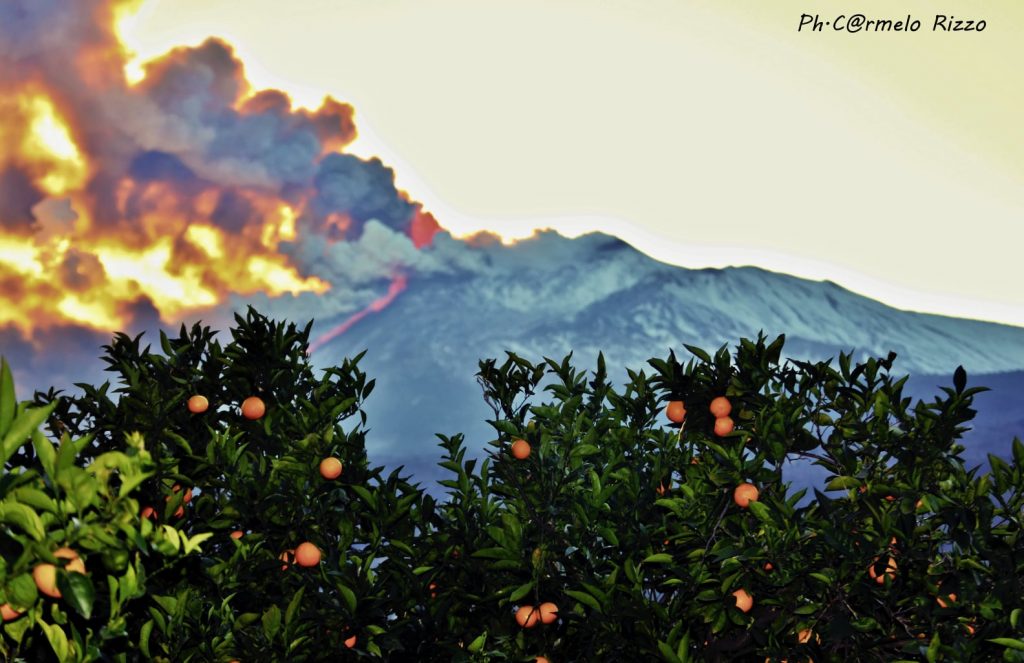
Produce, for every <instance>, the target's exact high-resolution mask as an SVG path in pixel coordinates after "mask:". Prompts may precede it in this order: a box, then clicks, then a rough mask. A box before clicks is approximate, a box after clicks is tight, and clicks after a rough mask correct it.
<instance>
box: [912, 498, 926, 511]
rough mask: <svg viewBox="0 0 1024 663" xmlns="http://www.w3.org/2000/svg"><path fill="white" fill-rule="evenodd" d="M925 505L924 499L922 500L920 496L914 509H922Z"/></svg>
mask: <svg viewBox="0 0 1024 663" xmlns="http://www.w3.org/2000/svg"><path fill="white" fill-rule="evenodd" d="M923 506H924V500H922V499H920V498H918V500H917V501H916V502H914V509H915V510H917V509H920V508H921V507H923Z"/></svg>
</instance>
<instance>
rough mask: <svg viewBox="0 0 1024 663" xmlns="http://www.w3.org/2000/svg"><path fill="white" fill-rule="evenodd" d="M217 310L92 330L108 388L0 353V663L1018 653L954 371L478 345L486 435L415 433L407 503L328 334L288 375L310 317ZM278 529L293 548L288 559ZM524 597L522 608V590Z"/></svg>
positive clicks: (753, 345) (1007, 558)
mask: <svg viewBox="0 0 1024 663" xmlns="http://www.w3.org/2000/svg"><path fill="white" fill-rule="evenodd" d="M236 321H237V327H236V328H235V329H233V330H232V334H233V339H232V341H231V342H230V343H229V344H228V345H227V346H226V347H221V346H220V344H219V343H218V342H217V341H216V340H215V339H214V336H215V334H214V333H213V332H211V331H210V330H209V328H204V327H201V326H199V325H196V326H194V327H193V328H192V329H191V330H187V329H186V328H184V327H182V329H181V331H180V334H179V336H178V338H168V337H167V336H165V335H161V345H162V350H163V354H162V355H159V354H154V353H152V352H150V349H149V348H148V347H147V348H141V347H140V339H139V338H138V337H137V338H134V339H132V338H129V337H127V336H124V335H117V336H116V337H115V338H114V341H113V342H112V344H111V345H110V346H106V347H105V351H106V356H105V361H107V362H108V363H109V364H110V367H109V370H111V371H113V372H115V373H116V374H117V375H118V377H119V379H120V381H121V386H120V387H118V389H117V391H118V392H120V396H119V398H118V399H117V401H116V402H115V401H114V400H113V399H112V398H111V397H110V394H109V393H108V391H109V384H105V385H103V386H101V387H94V386H91V385H84V384H83V385H78V386H80V387H81V388H82V390H83V394H82V395H81V396H78V397H75V398H68V397H64V396H61V395H60V393H59V392H54V391H52V390H51V392H50V393H48V394H36V398H35V405H36V407H29V404H21V405H17V406H15V400H14V396H13V392H12V390H11V384H10V376H9V373H8V372H7V371H6V368H5V371H4V379H3V381H2V385H0V439H2V441H3V454H4V459H5V472H4V476H3V480H2V481H0V500H2V501H0V549H2V550H3V566H2V567H0V573H2V575H0V581H2V591H3V595H2V596H0V603H7V604H9V605H10V606H13V608H14V609H15V610H17V611H22V612H23V613H24V614H23V615H21V616H16V617H15V616H13V615H9V616H12V617H13V619H11V620H10V621H6V622H5V624H4V627H3V632H4V636H3V640H2V645H0V646H2V649H0V654H3V655H4V656H5V658H6V659H10V660H32V661H35V660H50V659H52V658H53V655H54V652H56V653H57V654H58V657H59V658H60V659H61V660H69V661H78V660H110V661H128V660H145V659H150V658H152V659H156V660H165V661H171V660H173V661H223V662H225V663H226V662H228V661H231V660H239V661H261V662H262V661H271V660H280V661H285V660H287V661H316V660H349V659H351V660H356V659H359V658H368V657H369V658H372V657H383V658H386V659H388V660H396V661H401V660H409V661H425V660H436V661H448V660H463V661H469V660H481V661H483V660H495V661H499V660H507V661H533V660H535V657H538V656H545V657H547V659H548V660H549V661H552V662H554V663H559V662H563V661H600V660H648V659H653V660H665V661H699V660H709V661H714V660H757V661H763V660H765V659H766V658H767V659H769V660H783V659H786V660H790V661H795V660H807V659H810V658H813V659H814V660H815V661H832V660H835V661H838V660H844V659H856V660H879V661H892V660H972V659H973V660H992V659H998V658H1006V659H1007V660H1024V655H1022V653H1024V652H1021V651H1020V650H1022V649H1024V641H1022V640H1020V639H1019V638H1020V637H1021V633H1020V624H1019V622H1018V619H1019V616H1020V609H1021V607H1022V601H1021V598H1020V597H1021V582H1022V581H1021V575H1022V574H1021V571H1022V569H1021V566H1022V564H1024V541H1022V540H1021V513H1022V506H1024V501H1022V500H1024V477H1022V476H1021V467H1022V466H1024V445H1021V444H1020V442H1018V441H1015V442H1014V445H1013V454H1012V456H1013V458H1012V461H1013V462H1012V463H1011V462H1006V461H1003V460H1001V459H998V458H993V459H992V460H991V463H992V472H990V473H988V474H984V475H982V474H980V473H979V472H978V471H977V470H970V471H968V470H967V469H966V468H965V467H964V464H963V462H962V460H961V458H960V456H959V455H958V454H959V452H960V451H961V450H962V449H961V447H959V446H958V445H957V439H958V437H959V436H960V435H961V433H962V432H963V431H964V430H965V428H964V425H965V424H966V422H968V421H969V420H970V418H971V417H972V416H973V414H974V413H973V411H972V410H971V409H970V405H971V400H972V397H973V395H974V394H975V393H977V391H978V390H977V389H968V388H966V385H965V382H966V377H965V376H964V375H963V373H962V372H961V371H958V372H957V375H956V376H955V377H954V385H953V387H952V388H948V389H945V390H944V396H943V397H940V398H936V399H935V401H934V402H931V403H924V402H918V403H911V402H910V399H908V398H904V397H903V396H902V393H901V389H902V385H903V380H898V379H895V378H893V377H892V376H891V375H890V370H891V368H892V361H893V357H892V356H890V357H888V358H886V359H882V360H869V361H867V362H865V363H862V364H857V365H852V364H851V362H850V359H849V358H848V357H845V356H842V357H840V359H839V361H838V366H832V365H831V364H828V363H801V362H784V363H781V364H780V353H781V350H782V339H781V338H779V339H777V340H775V341H774V342H772V343H766V340H765V339H764V338H759V339H757V340H756V341H748V340H743V341H741V343H740V344H739V345H738V346H737V348H736V352H735V355H734V356H730V354H729V353H728V352H727V351H726V350H725V349H722V350H720V351H719V352H717V353H716V354H715V355H714V356H709V355H707V354H705V353H704V352H703V351H701V350H699V349H697V348H689V350H690V351H691V352H692V353H693V355H694V359H692V360H691V361H689V362H688V363H687V364H685V365H683V364H681V363H680V362H679V361H678V360H677V359H676V357H675V356H674V354H673V355H670V356H669V357H668V358H667V359H665V360H651V362H650V365H651V369H653V370H652V372H650V373H643V372H640V373H634V372H630V373H629V380H628V382H627V384H625V385H624V386H623V387H622V388H613V386H612V385H611V384H610V383H609V380H608V376H607V374H606V371H605V367H604V362H603V359H602V360H599V362H598V366H597V369H596V371H594V372H592V373H590V374H587V373H584V372H581V371H579V370H578V369H576V368H575V367H573V366H572V364H571V363H570V360H569V358H566V359H565V360H563V361H561V362H559V361H553V360H546V361H544V362H542V363H540V364H533V363H530V362H528V361H526V360H524V359H522V358H520V357H517V356H515V355H509V356H508V358H507V360H506V361H504V362H503V363H500V364H499V362H497V361H495V360H490V361H484V362H481V364H480V373H479V374H478V379H479V380H480V382H481V385H482V386H483V387H484V397H485V399H486V400H487V403H488V404H489V405H490V406H491V407H492V408H493V411H494V419H493V420H492V422H491V423H492V424H493V426H494V429H495V431H496V439H495V440H493V441H492V442H491V443H490V445H491V447H492V450H491V451H489V453H488V454H487V457H486V458H485V459H483V460H482V461H481V462H478V461H476V460H468V461H467V460H466V458H465V455H466V450H465V448H464V447H463V440H462V437H461V436H460V435H454V436H452V437H446V436H439V437H440V438H441V447H442V449H443V453H444V457H443V461H442V465H443V467H445V468H446V469H447V470H449V471H450V472H451V478H450V479H448V480H446V481H444V482H443V485H444V486H445V487H446V488H447V489H448V499H447V500H446V501H444V502H440V503H439V502H436V501H435V500H434V499H433V498H432V497H430V496H429V495H428V494H427V493H426V492H425V491H423V490H422V489H421V487H420V486H418V485H414V484H411V483H410V482H409V480H408V478H407V477H402V476H401V475H400V474H401V473H400V471H395V472H392V473H390V474H388V475H385V474H384V470H383V468H379V467H377V468H372V467H370V466H369V464H368V459H367V456H366V450H365V428H364V427H365V426H366V424H367V422H366V420H365V416H364V415H363V413H362V410H361V405H362V403H363V401H364V399H365V398H366V397H367V396H368V395H369V394H370V391H371V390H372V388H373V382H372V381H370V380H367V377H366V376H365V375H364V374H363V373H362V372H361V371H360V370H359V368H358V362H359V358H358V357H357V358H355V359H353V360H351V361H346V362H345V363H344V364H343V365H342V366H339V367H335V368H331V369H329V370H327V371H325V372H323V374H322V375H321V376H320V377H316V376H315V375H314V373H313V370H312V369H311V367H310V365H309V361H308V358H307V355H306V349H307V342H308V334H309V330H310V326H308V325H307V326H306V327H305V328H304V329H297V328H296V327H295V325H287V326H286V325H284V324H281V323H275V322H273V321H270V320H268V319H266V318H265V317H263V316H261V315H259V314H258V313H256V312H254V311H252V310H251V309H250V310H249V312H248V314H247V315H246V317H245V318H243V317H241V316H237V317H236ZM196 394H200V395H202V396H204V397H205V398H206V399H207V401H208V407H207V409H205V410H204V411H198V412H193V411H192V409H196V410H201V409H202V408H201V407H195V408H192V409H190V407H189V406H188V405H187V403H188V401H189V399H190V397H191V396H193V395H196ZM250 397H257V398H259V399H261V401H262V402H263V403H264V404H265V407H266V413H265V414H264V415H263V416H260V417H258V418H251V417H252V413H249V412H248V410H246V413H248V414H250V416H246V415H245V414H243V412H242V411H241V410H240V408H239V405H240V404H241V403H243V401H245V399H247V398H250ZM719 397H725V399H727V400H728V404H729V406H730V407H731V412H729V414H728V416H729V417H730V418H731V420H732V422H733V425H732V428H733V430H731V432H727V433H726V434H725V435H719V434H716V433H715V424H716V417H715V416H714V415H713V414H712V413H711V411H710V406H711V403H712V402H713V400H714V399H716V398H719ZM670 401H681V402H682V403H683V404H684V407H685V410H686V415H685V419H683V422H682V424H673V423H671V422H670V421H669V420H668V419H667V418H666V417H665V406H666V403H668V402H670ZM715 403H716V405H715V408H716V411H717V412H718V414H721V410H719V409H718V408H721V407H723V406H724V401H723V400H721V399H720V400H718V401H715ZM677 407H678V406H677ZM677 414H678V413H676V412H673V415H677ZM677 418H678V417H677ZM44 421H45V422H47V424H48V427H49V430H50V433H51V435H53V436H55V437H59V438H60V439H61V442H60V444H59V446H57V447H56V448H55V447H54V446H53V444H52V443H51V442H50V441H49V440H48V439H47V438H46V437H45V436H44V435H43V433H41V432H39V431H38V430H37V428H38V427H39V426H40V425H41V424H42V423H43V422H44ZM726 423H727V422H724V421H723V422H720V423H719V426H720V428H719V432H726V430H727V429H728V428H729V426H728V425H726V426H725V428H722V427H721V426H723V425H724V424H726ZM518 440H523V441H524V442H525V443H526V444H528V445H529V448H527V447H526V446H524V444H523V443H521V442H520V443H518V444H516V446H515V449H516V454H513V453H512V446H513V443H515V442H516V441H518ZM526 452H528V453H526ZM516 456H521V458H519V457H516ZM329 457H334V458H337V459H339V460H340V461H341V463H342V465H343V470H342V473H341V475H340V477H338V478H337V479H329V478H324V477H323V476H321V473H320V470H319V464H320V462H321V461H322V460H323V459H325V458H329ZM794 459H799V460H801V461H802V462H812V463H815V464H818V465H820V466H822V467H823V468H825V469H826V470H827V471H828V473H829V479H828V484H827V486H822V489H823V491H822V492H819V491H814V492H813V494H810V495H805V494H803V492H802V491H801V492H798V493H795V494H794V493H791V492H790V491H789V490H788V486H787V485H786V484H784V483H783V481H782V473H781V469H782V464H783V463H784V462H787V461H791V460H794ZM745 483H749V484H751V485H752V486H753V487H754V488H756V492H757V494H758V499H757V500H756V501H753V502H750V503H749V504H747V505H746V506H741V504H740V503H738V502H743V500H736V499H734V497H735V494H734V493H735V491H736V488H737V486H740V485H741V484H745ZM190 491H191V492H190ZM146 507H151V509H150V510H152V511H153V513H152V514H149V511H145V512H146V514H147V515H146V516H143V515H142V513H143V512H144V510H146ZM306 542H308V543H311V544H313V545H314V546H315V547H316V549H317V550H319V551H320V552H321V554H322V558H321V560H320V561H319V562H317V561H316V560H315V559H314V560H312V561H311V562H309V561H307V560H305V559H304V556H303V555H301V554H300V555H299V559H296V557H295V556H294V555H293V554H290V553H289V551H293V550H295V549H296V548H299V546H300V544H303V543H306ZM62 547H67V548H71V549H73V550H75V551H77V553H78V554H79V555H80V559H81V560H82V561H83V562H84V565H85V567H86V568H87V571H88V572H87V573H86V574H81V573H78V572H75V571H76V570H80V568H78V567H73V564H75V562H74V561H71V562H66V563H67V567H66V568H65V569H64V570H60V571H58V572H57V573H56V578H57V586H58V587H59V588H60V590H61V591H62V592H63V597H62V598H60V599H55V598H51V597H46V596H42V595H40V594H39V593H38V591H37V582H36V581H35V580H33V576H32V570H33V569H34V568H35V566H36V565H38V564H40V563H46V562H49V563H57V564H64V563H65V562H64V561H58V560H56V559H55V558H53V555H52V553H53V552H54V551H55V550H58V549H59V548H62ZM300 550H301V551H303V552H309V551H310V550H313V549H312V548H309V547H305V548H300ZM78 563H79V564H80V563H81V562H78ZM303 563H311V565H310V566H302V564H303ZM748 598H750V599H752V600H751V601H749V603H750V605H749V606H748V605H747V603H748V602H747V601H746V599H748ZM549 602H550V603H553V604H554V605H555V606H557V610H558V612H557V615H554V617H555V618H554V619H550V615H549V613H548V612H547V609H548V608H550V606H545V612H543V613H542V614H541V617H543V618H544V620H546V621H549V622H550V623H543V621H542V620H537V619H536V614H538V613H532V614H531V612H530V610H528V609H524V606H532V607H534V608H539V607H540V606H541V605H542V604H545V603H549ZM741 608H745V609H746V610H743V609H741ZM5 616H7V615H5ZM517 617H518V619H517ZM534 620H536V621H537V623H536V624H535V625H534V624H533V621H534ZM520 621H523V622H525V623H527V624H528V625H529V628H523V627H521V626H520V624H519V622H520Z"/></svg>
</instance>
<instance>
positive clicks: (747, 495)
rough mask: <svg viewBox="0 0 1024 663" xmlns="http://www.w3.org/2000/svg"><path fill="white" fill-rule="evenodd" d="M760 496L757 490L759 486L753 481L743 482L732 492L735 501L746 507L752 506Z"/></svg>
mask: <svg viewBox="0 0 1024 663" xmlns="http://www.w3.org/2000/svg"><path fill="white" fill-rule="evenodd" d="M759 496H760V493H759V492H758V490H757V486H755V485H754V484H752V483H741V484H740V485H738V486H736V490H734V491H733V492H732V499H733V501H734V502H736V504H737V505H738V506H740V507H741V508H744V509H746V508H747V507H748V506H750V503H751V502H756V501H757V498H758V497H759Z"/></svg>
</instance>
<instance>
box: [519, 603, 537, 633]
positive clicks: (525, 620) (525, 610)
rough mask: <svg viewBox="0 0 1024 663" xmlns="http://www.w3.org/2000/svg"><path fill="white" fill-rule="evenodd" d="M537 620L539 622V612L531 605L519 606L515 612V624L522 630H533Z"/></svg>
mask: <svg viewBox="0 0 1024 663" xmlns="http://www.w3.org/2000/svg"><path fill="white" fill-rule="evenodd" d="M538 620H540V611H539V610H537V609H536V608H534V607H533V606H532V605H524V606H520V608H519V609H518V610H516V623H517V624H519V625H520V626H522V627H523V628H533V627H534V626H536V625H537V621H538Z"/></svg>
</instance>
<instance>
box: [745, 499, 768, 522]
mask: <svg viewBox="0 0 1024 663" xmlns="http://www.w3.org/2000/svg"><path fill="white" fill-rule="evenodd" d="M747 508H748V509H750V512H751V513H752V514H754V515H755V516H757V519H758V520H760V521H761V522H763V523H765V524H767V525H773V524H774V521H773V520H772V512H771V510H770V509H769V508H768V507H767V506H765V505H764V504H762V503H761V502H750V503H749V504H747Z"/></svg>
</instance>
